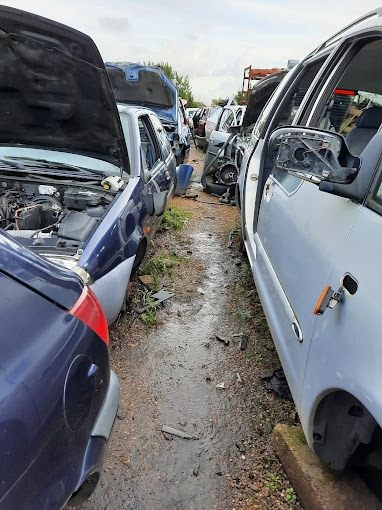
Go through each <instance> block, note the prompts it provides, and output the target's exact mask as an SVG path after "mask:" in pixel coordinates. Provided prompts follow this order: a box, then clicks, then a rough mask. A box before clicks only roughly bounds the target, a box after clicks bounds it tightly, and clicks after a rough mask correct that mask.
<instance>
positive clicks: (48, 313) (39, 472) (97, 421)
mask: <svg viewBox="0 0 382 510" xmlns="http://www.w3.org/2000/svg"><path fill="white" fill-rule="evenodd" d="M0 289H1V292H0V318H1V329H2V334H1V336H0V348H1V361H0V509H1V510H24V509H25V510H41V509H49V510H56V509H61V508H62V506H63V505H64V504H65V503H66V502H67V501H68V499H70V498H71V497H72V499H71V504H73V505H74V504H75V503H79V502H81V501H82V500H83V499H86V498H87V497H88V496H89V494H90V493H91V492H92V490H93V489H94V488H95V486H96V484H97V481H98V479H99V476H100V472H101V471H102V462H103V457H104V454H105V450H106V445H107V441H108V439H109V436H110V433H111V430H112V427H113V423H114V420H115V416H116V413H117V410H118V401H119V383H118V379H117V377H116V376H115V374H114V373H113V372H111V371H110V364H109V352H108V329H107V322H106V317H105V315H104V313H103V311H102V308H101V306H100V304H99V303H98V301H97V299H96V298H95V296H94V294H93V293H92V291H91V290H90V289H89V288H88V287H87V286H86V285H84V283H83V282H82V280H81V279H80V278H79V277H78V276H77V275H76V274H75V273H73V272H72V271H70V270H68V269H65V268H62V267H58V266H56V265H55V264H52V263H51V262H49V261H47V260H45V259H43V258H42V257H39V256H38V255H36V254H34V253H33V252H31V251H30V250H29V249H28V248H24V247H23V246H21V245H20V244H19V243H18V242H17V241H15V240H13V239H12V238H11V237H9V236H8V235H7V234H6V233H4V232H1V231H0ZM72 495H73V496H72Z"/></svg>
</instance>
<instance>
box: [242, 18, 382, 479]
mask: <svg viewBox="0 0 382 510" xmlns="http://www.w3.org/2000/svg"><path fill="white" fill-rule="evenodd" d="M381 16H382V9H376V10H374V11H372V12H370V13H368V14H366V15H365V16H363V17H362V18H360V19H358V20H356V21H355V22H354V23H352V24H350V25H349V26H348V27H346V28H344V29H343V30H341V31H340V32H338V33H337V34H335V35H334V36H333V37H332V38H330V39H329V40H327V41H325V42H323V44H321V45H320V46H319V47H318V48H317V49H316V50H315V51H313V52H312V53H310V54H309V55H308V56H307V57H306V58H305V59H304V60H303V61H302V62H300V63H299V64H298V65H297V66H296V67H294V68H293V69H292V70H291V71H290V72H289V73H288V74H287V75H286V77H285V78H284V80H283V82H282V83H281V85H280V86H279V87H278V88H277V89H276V91H275V93H274V95H273V96H272V97H271V99H270V100H269V102H268V104H267V105H266V106H265V108H264V110H263V111H262V113H261V114H260V116H259V118H258V120H257V123H256V124H255V127H254V129H253V132H252V136H251V140H250V142H249V144H248V147H247V148H246V151H245V154H244V157H243V160H242V165H241V170H240V172H241V174H240V179H239V182H240V194H239V195H240V197H239V198H240V200H239V206H240V209H241V217H242V230H243V236H244V242H245V247H246V250H247V253H248V257H249V260H250V263H251V267H252V272H253V276H254V280H255V283H256V287H257V290H258V293H259V295H260V299H261V302H262V304H263V307H264V311H265V314H266V317H267V320H268V324H269V326H270V330H271V333H272V336H273V339H274V342H275V345H276V347H277V351H278V354H279V357H280V360H281V363H282V365H283V368H284V371H285V374H286V377H287V380H288V383H289V386H290V389H291V392H292V395H293V398H294V401H295V404H296V407H297V409H298V412H299V415H300V418H301V423H302V426H303V429H304V432H305V435H306V438H307V440H308V443H309V445H310V446H311V447H312V448H313V449H314V451H315V452H316V454H317V455H318V456H319V457H320V458H321V459H322V460H323V461H325V462H326V463H328V464H329V465H330V467H331V468H333V469H338V470H339V469H343V468H344V467H345V466H346V465H347V464H348V463H349V461H352V460H354V458H355V457H357V461H358V462H362V463H364V464H366V465H375V464H378V463H380V462H381V449H380V446H379V445H380V438H381V424H382V370H381V367H380V362H381V359H382V342H381V339H380V338H379V335H380V331H381V329H382V316H381V305H382V298H381V288H382V277H381V273H380V272H379V269H378V268H379V262H380V260H379V254H380V252H381V251H382V235H381V234H382V163H381V162H382V133H381V122H382V65H381V62H382V17H381Z"/></svg>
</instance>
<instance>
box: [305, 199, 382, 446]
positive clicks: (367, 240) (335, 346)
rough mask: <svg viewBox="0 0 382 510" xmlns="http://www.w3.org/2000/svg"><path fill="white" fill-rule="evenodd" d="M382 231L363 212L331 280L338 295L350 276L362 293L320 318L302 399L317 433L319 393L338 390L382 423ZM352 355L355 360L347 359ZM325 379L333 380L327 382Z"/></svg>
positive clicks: (377, 218) (376, 219)
mask: <svg viewBox="0 0 382 510" xmlns="http://www.w3.org/2000/svg"><path fill="white" fill-rule="evenodd" d="M381 228H382V218H381V216H379V215H377V214H375V213H374V212H373V211H371V210H370V209H367V208H366V207H361V208H360V209H359V213H358V215H357V217H356V219H355V222H354V225H353V228H352V229H351V231H350V233H349V235H348V236H347V238H346V240H345V242H344V246H343V248H342V250H341V252H340V253H339V255H338V257H337V258H336V260H335V262H334V264H333V267H332V269H331V271H330V274H329V276H328V278H327V283H328V284H329V285H331V286H332V287H333V288H335V289H336V290H337V289H338V288H339V287H340V285H342V284H343V278H344V275H345V274H350V275H352V276H353V277H354V278H355V279H356V281H357V282H358V290H357V292H356V293H355V294H354V295H351V294H349V292H346V291H345V292H344V295H343V298H342V301H341V303H340V304H339V305H338V306H336V307H335V308H334V309H333V310H330V312H331V313H330V314H329V313H326V312H325V314H324V315H323V316H322V317H318V318H317V324H316V328H315V330H314V336H313V339H312V344H311V353H310V355H309V360H308V364H307V370H306V378H305V384H304V392H303V396H302V408H303V409H308V410H309V411H310V413H309V414H308V415H307V416H306V417H305V421H306V422H307V426H306V427H307V428H308V427H310V428H312V427H313V422H314V412H315V406H312V400H313V398H315V393H317V394H318V395H321V396H323V395H326V394H328V393H330V392H331V391H333V389H338V388H339V389H342V390H344V391H349V388H351V389H352V393H353V395H354V396H355V397H356V398H357V399H358V400H359V401H360V402H361V403H362V404H363V405H364V406H365V407H366V409H368V410H369V411H370V412H371V413H372V415H373V416H374V418H375V419H376V420H377V422H378V423H382V402H381V394H382V379H381V374H380V366H379V360H380V359H381V355H382V353H381V349H382V346H381V343H380V342H379V338H378V335H377V338H376V330H375V323H376V317H379V315H380V299H378V298H375V296H379V295H380V278H378V277H377V275H376V270H377V267H378V266H376V257H377V254H379V253H380V248H381V246H380V245H381V242H380V231H381ZM365 248H366V249H365ZM360 260H362V264H359V261H360ZM378 262H379V261H378ZM370 268H372V270H370ZM373 269H375V270H373ZM370 296H372V297H373V298H374V299H370ZM365 303H367V306H365ZM355 324H360V325H362V328H356V327H354V325H355ZM374 338H376V341H373V339H374ZM366 346H367V348H365V347H366ZM347 352H349V353H351V356H346V355H345V353H347ZM322 373H325V374H327V377H326V378H325V379H323V378H322V376H321V374H322ZM309 439H310V442H311V444H312V440H311V438H309Z"/></svg>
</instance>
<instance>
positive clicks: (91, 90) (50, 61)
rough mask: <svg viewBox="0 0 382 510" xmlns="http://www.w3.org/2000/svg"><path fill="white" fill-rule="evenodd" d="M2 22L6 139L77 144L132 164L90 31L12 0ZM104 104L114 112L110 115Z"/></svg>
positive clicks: (1, 11) (75, 148) (2, 133)
mask: <svg viewBox="0 0 382 510" xmlns="http://www.w3.org/2000/svg"><path fill="white" fill-rule="evenodd" d="M0 26H1V28H2V30H3V38H2V42H1V44H0V53H1V55H2V58H1V60H2V65H3V73H2V74H1V80H0V88H1V90H2V97H3V101H2V103H1V104H2V105H3V106H2V108H3V110H2V111H1V115H0V118H1V122H0V144H6V145H11V144H13V143H15V141H17V144H18V145H20V146H25V147H31V148H45V149H46V148H48V149H49V148H53V149H55V150H57V151H62V150H63V151H67V148H68V147H70V151H71V152H73V153H78V154H85V155H89V156H92V157H96V158H98V159H103V160H105V161H108V162H110V163H113V164H115V165H117V167H122V166H123V167H125V169H128V166H129V163H128V156H127V151H126V147H125V141H124V137H123V134H122V129H121V125H120V122H119V119H118V115H116V106H115V103H114V101H113V94H112V91H111V90H110V87H109V85H108V78H107V76H106V73H105V69H104V65H103V61H102V59H101V56H100V55H99V52H98V49H97V47H96V45H95V44H94V42H93V41H92V40H91V39H90V37H88V36H85V35H84V34H82V33H80V32H78V31H76V30H74V29H72V28H69V27H65V26H64V25H61V24H59V23H56V22H54V21H50V20H46V19H45V18H41V17H40V16H37V15H32V14H30V13H29V14H28V16H25V14H24V13H23V11H19V10H16V9H12V8H10V7H5V6H1V7H0ZM42 62H43V63H44V64H43V65H42V64H41V63H42ZM63 77H64V78H63ZM104 109H106V110H108V111H109V112H114V115H113V114H109V115H104V113H103V111H104ZM31 126H35V128H34V129H31ZM37 126H38V128H37Z"/></svg>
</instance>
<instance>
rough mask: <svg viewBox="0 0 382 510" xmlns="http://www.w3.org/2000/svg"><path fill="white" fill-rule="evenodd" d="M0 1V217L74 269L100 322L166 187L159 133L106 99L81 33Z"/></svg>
mask: <svg viewBox="0 0 382 510" xmlns="http://www.w3.org/2000/svg"><path fill="white" fill-rule="evenodd" d="M1 9H2V10H1V17H0V26H1V30H2V34H3V35H2V38H1V41H0V53H1V61H2V70H1V73H0V88H1V92H2V102H1V106H0V108H1V116H0V117H1V120H0V183H1V186H0V224H1V227H2V228H3V229H4V230H5V231H6V232H7V234H8V235H10V236H12V237H13V238H14V239H15V240H17V241H18V242H19V243H21V244H22V245H23V246H25V247H28V248H29V249H31V250H32V251H34V252H35V253H38V254H39V255H41V256H43V257H46V258H47V259H49V260H50V261H53V262H55V263H57V264H60V265H63V266H65V267H66V268H69V269H72V270H73V271H75V272H76V273H77V274H78V275H80V277H81V278H82V279H83V281H84V282H85V283H87V284H88V285H90V287H91V288H92V290H93V292H94V293H95V294H96V296H97V298H98V299H99V301H100V302H101V304H102V307H103V309H104V311H105V314H106V317H107V320H108V322H109V323H110V322H112V321H113V320H114V319H115V318H116V317H117V316H118V313H119V311H120V310H121V308H122V307H123V305H124V302H125V296H126V290H127V286H128V283H129V280H130V275H131V273H132V271H134V270H135V269H136V268H137V267H138V265H139V264H140V262H141V261H142V259H143V256H144V254H145V251H146V247H147V245H148V243H149V241H150V239H151V238H152V236H153V234H154V232H155V230H156V229H157V227H158V225H159V223H160V221H161V218H162V216H163V214H164V212H165V208H166V204H167V200H168V199H169V197H170V196H171V195H172V193H173V192H174V189H175V183H176V165H175V158H174V156H173V153H172V151H171V147H170V144H169V141H168V137H167V134H166V132H165V130H164V128H163V126H162V124H161V122H160V121H159V119H158V117H157V115H156V114H155V113H154V112H152V111H151V110H148V109H146V108H142V107H123V106H122V107H119V109H118V108H117V104H116V102H115V98H114V95H113V91H112V88H111V86H110V81H109V78H108V74H107V72H106V69H105V66H104V63H103V61H102V59H101V56H100V54H99V52H98V49H97V47H96V45H95V44H94V42H93V41H92V40H91V39H90V38H89V37H88V36H86V35H84V34H82V33H80V32H77V31H76V30H74V29H71V28H68V27H63V26H61V25H59V24H57V23H54V22H51V21H47V20H45V19H41V18H39V17H37V16H32V15H24V14H23V13H20V12H19V11H17V10H12V9H7V8H5V7H2V8H1Z"/></svg>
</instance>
